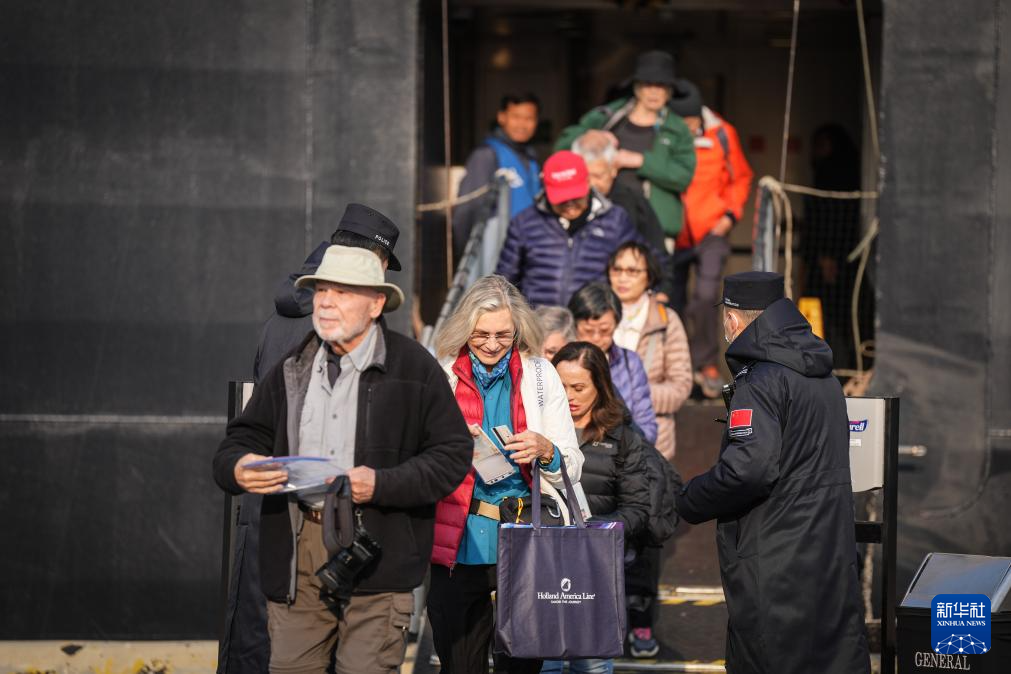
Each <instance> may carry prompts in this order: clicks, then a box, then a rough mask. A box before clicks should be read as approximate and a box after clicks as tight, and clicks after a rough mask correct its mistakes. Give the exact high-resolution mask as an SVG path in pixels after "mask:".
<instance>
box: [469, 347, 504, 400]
mask: <svg viewBox="0 0 1011 674" xmlns="http://www.w3.org/2000/svg"><path fill="white" fill-rule="evenodd" d="M467 354H468V355H469V356H470V368H471V371H472V372H473V373H474V381H476V382H477V385H478V387H479V388H480V389H481V390H482V391H487V390H488V389H489V388H491V386H492V384H494V383H495V382H497V381H498V380H499V379H501V378H502V377H503V376H504V375H505V374H506V373H507V372H508V371H509V359H510V358H511V357H512V354H513V350H512V347H510V348H509V350H508V351H506V352H505V355H504V356H502V359H501V360H500V361H499V362H497V363H495V367H493V368H492V369H491V371H490V372H489V371H488V368H486V367H485V365H484V363H482V362H481V361H480V360H478V358H477V356H475V355H474V352H473V351H469V350H468V351H467Z"/></svg>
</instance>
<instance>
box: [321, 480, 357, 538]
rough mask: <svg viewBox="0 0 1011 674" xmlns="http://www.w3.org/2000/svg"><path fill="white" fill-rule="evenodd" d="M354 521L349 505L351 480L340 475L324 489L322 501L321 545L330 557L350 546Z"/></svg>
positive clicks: (353, 532) (353, 533) (353, 534)
mask: <svg viewBox="0 0 1011 674" xmlns="http://www.w3.org/2000/svg"><path fill="white" fill-rule="evenodd" d="M354 536H355V523H354V517H353V514H352V506H351V482H350V481H348V477H347V475H340V476H338V477H337V479H335V480H334V481H333V482H331V483H330V486H329V487H328V488H327V490H326V499H325V501H324V503H323V545H324V546H326V551H327V552H328V553H329V554H330V556H331V557H333V556H334V555H336V554H337V553H338V552H340V551H341V550H342V549H344V548H349V547H351V543H352V542H353V541H354Z"/></svg>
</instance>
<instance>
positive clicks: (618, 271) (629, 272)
mask: <svg viewBox="0 0 1011 674" xmlns="http://www.w3.org/2000/svg"><path fill="white" fill-rule="evenodd" d="M610 272H611V273H612V274H614V275H615V276H631V277H633V278H635V277H637V276H641V275H643V274H645V273H646V270H645V269H639V268H638V267H611V268H610Z"/></svg>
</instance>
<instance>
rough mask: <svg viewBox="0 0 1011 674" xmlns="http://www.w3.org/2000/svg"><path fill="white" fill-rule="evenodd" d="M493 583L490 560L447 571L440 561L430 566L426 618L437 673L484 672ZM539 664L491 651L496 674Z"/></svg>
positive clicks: (528, 672)
mask: <svg viewBox="0 0 1011 674" xmlns="http://www.w3.org/2000/svg"><path fill="white" fill-rule="evenodd" d="M496 583H497V580H496V577H495V565H494V564H481V565H470V564H457V565H456V566H455V567H454V568H453V572H452V575H451V574H450V571H449V569H448V568H446V567H445V566H442V565H439V564H433V565H432V583H431V587H430V588H429V590H428V619H429V621H430V622H431V623H432V637H433V641H434V642H435V652H436V653H438V655H439V660H440V661H441V662H442V670H441V671H442V674H487V672H488V646H489V645H490V644H491V639H492V631H493V629H494V627H495V611H494V607H493V606H492V603H491V592H492V590H494V589H495V586H496ZM542 664H543V663H542V661H541V660H519V659H516V658H510V657H509V656H507V655H505V654H503V653H495V674H505V673H508V674H537V673H538V672H540V671H541V665H542Z"/></svg>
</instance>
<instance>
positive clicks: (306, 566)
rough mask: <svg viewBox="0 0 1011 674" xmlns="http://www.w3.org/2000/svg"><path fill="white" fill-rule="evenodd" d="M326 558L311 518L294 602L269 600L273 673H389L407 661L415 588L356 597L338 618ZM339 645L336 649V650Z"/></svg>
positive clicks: (302, 540) (302, 536)
mask: <svg viewBox="0 0 1011 674" xmlns="http://www.w3.org/2000/svg"><path fill="white" fill-rule="evenodd" d="M326 561H327V552H326V548H325V547H324V546H323V537H322V532H321V529H320V525H319V524H316V523H314V522H312V521H309V520H306V521H305V522H304V524H303V525H302V531H301V532H300V533H299V536H298V578H297V580H296V588H297V593H296V596H295V603H294V604H292V605H291V606H286V605H285V604H279V603H277V602H272V601H270V602H267V626H268V630H269V633H270V671H271V673H272V674H323V673H324V672H326V671H327V667H329V666H330V661H331V656H334V657H335V661H336V672H337V674H352V673H353V674H373V673H375V674H389V673H392V672H396V671H397V668H398V667H400V665H401V663H402V662H403V660H404V652H405V650H406V647H407V628H408V625H409V624H410V620H411V611H413V610H414V597H413V595H412V594H411V593H410V592H385V593H380V594H369V595H361V596H355V597H353V598H352V599H351V603H350V604H349V605H348V606H347V608H346V609H345V610H344V615H343V617H342V618H341V619H340V620H338V619H337V615H336V613H335V612H334V611H333V610H332V609H331V608H330V607H329V606H327V604H326V603H325V602H323V600H322V599H320V589H321V587H322V584H321V583H320V581H319V579H318V578H316V571H317V570H318V569H319V568H320V567H321V566H323V564H324V563H325V562H326ZM335 648H336V653H334V649H335Z"/></svg>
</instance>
